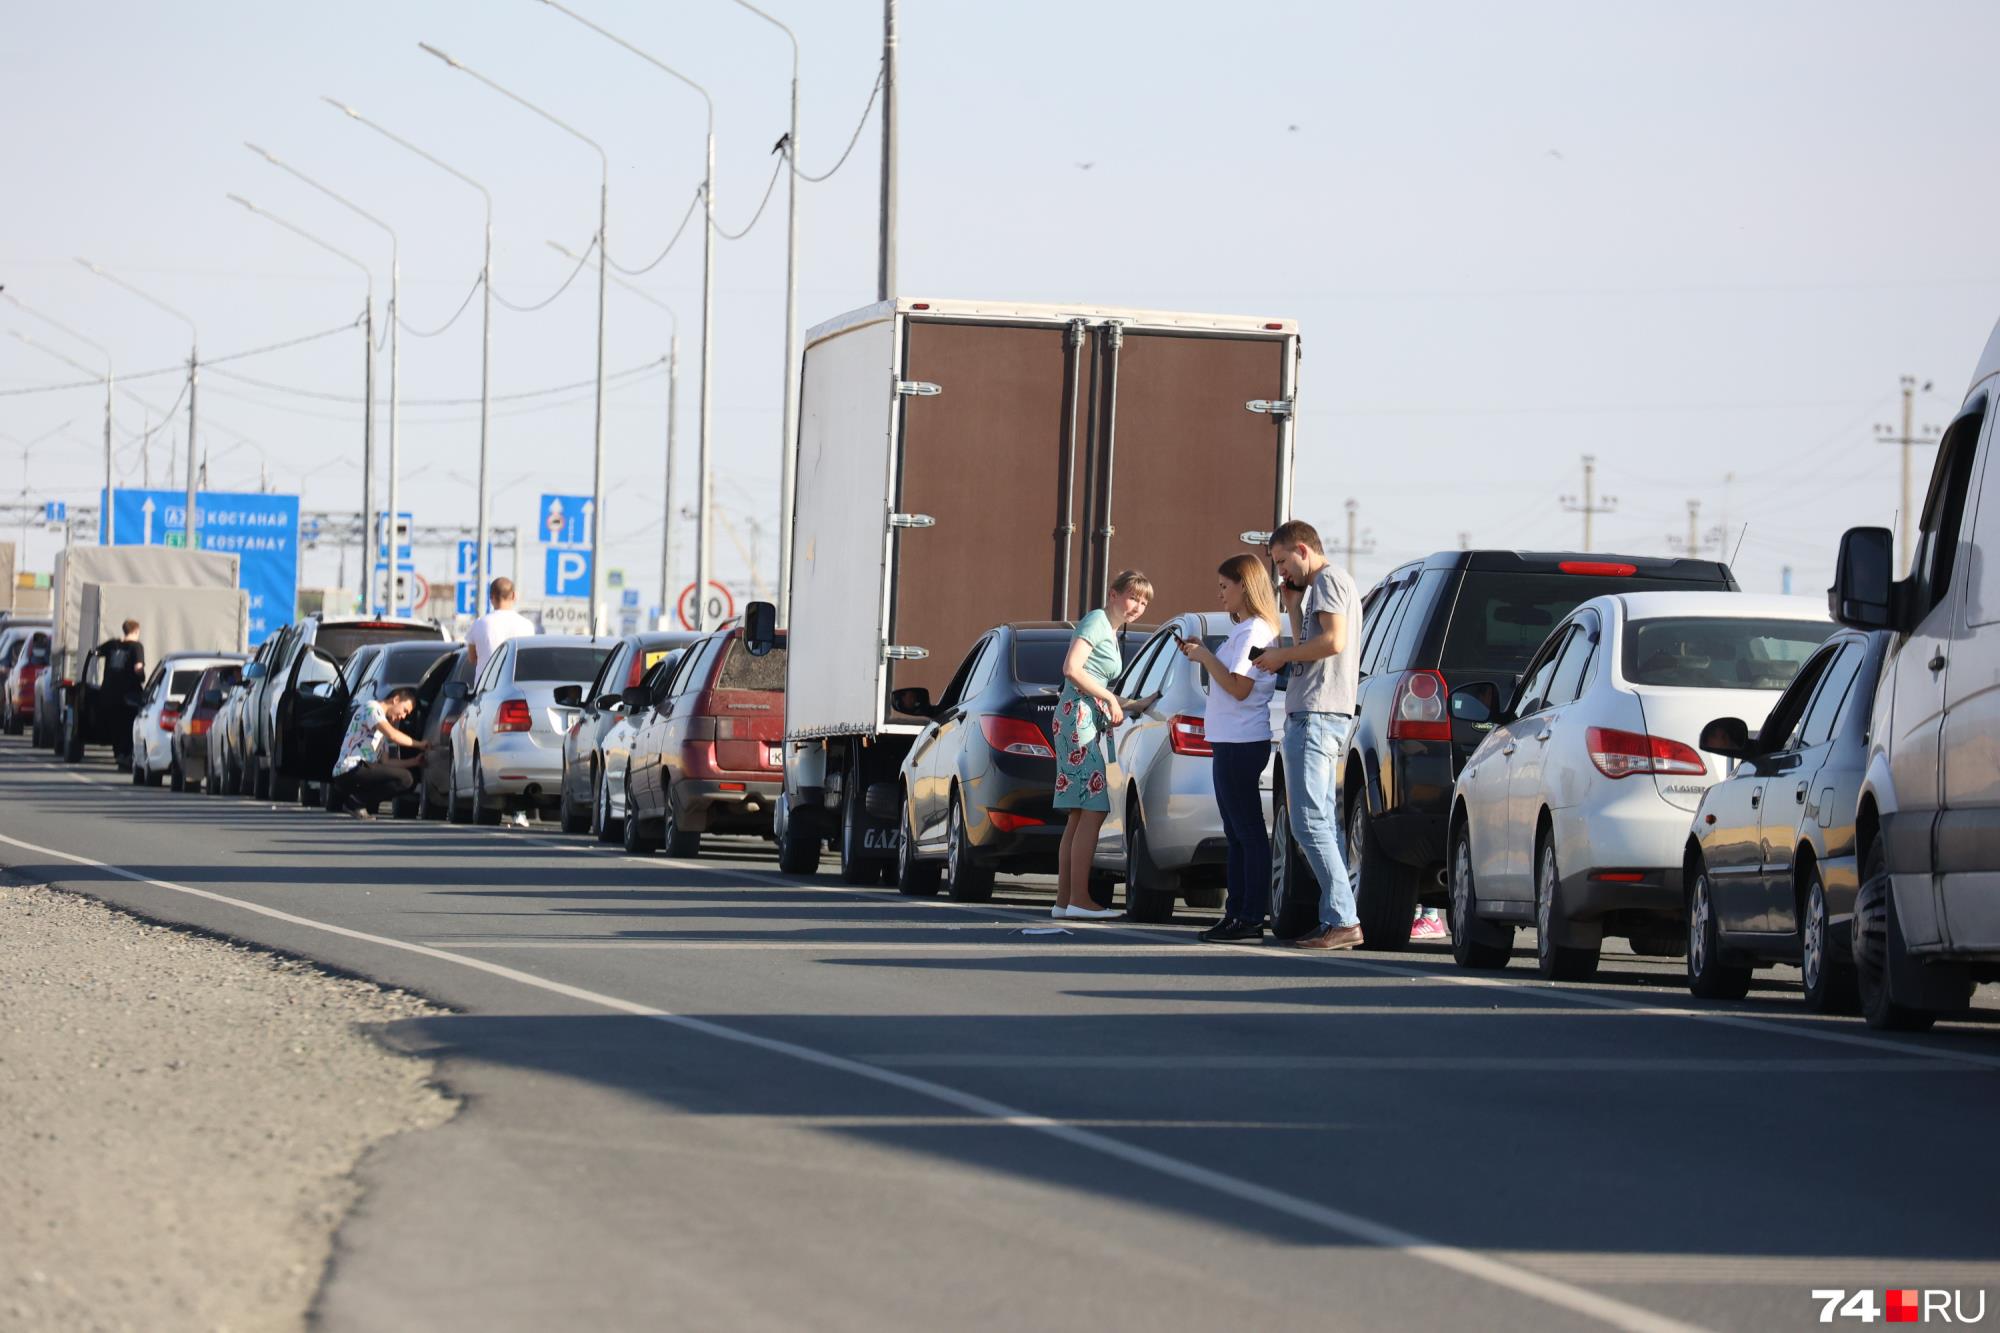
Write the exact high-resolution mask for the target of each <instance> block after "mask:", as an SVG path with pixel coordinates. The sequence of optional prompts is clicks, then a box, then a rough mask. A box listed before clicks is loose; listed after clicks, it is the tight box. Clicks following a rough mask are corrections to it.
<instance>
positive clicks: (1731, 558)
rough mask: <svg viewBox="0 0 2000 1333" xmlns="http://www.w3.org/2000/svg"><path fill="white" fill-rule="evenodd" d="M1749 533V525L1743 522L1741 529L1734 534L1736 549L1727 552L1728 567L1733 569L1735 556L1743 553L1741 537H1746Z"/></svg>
mask: <svg viewBox="0 0 2000 1333" xmlns="http://www.w3.org/2000/svg"><path fill="white" fill-rule="evenodd" d="M1749 535H1750V525H1749V524H1748V523H1745V524H1744V525H1743V531H1741V532H1739V533H1737V534H1736V549H1735V550H1733V551H1731V552H1730V553H1729V567H1730V568H1731V569H1734V568H1735V567H1736V557H1737V556H1739V555H1741V554H1743V539H1744V538H1745V537H1748V536H1749Z"/></svg>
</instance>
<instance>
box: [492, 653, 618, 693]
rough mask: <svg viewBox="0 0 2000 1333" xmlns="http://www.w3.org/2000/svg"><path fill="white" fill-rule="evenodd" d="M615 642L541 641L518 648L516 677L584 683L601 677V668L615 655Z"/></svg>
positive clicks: (576, 683) (571, 683)
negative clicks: (539, 643)
mask: <svg viewBox="0 0 2000 1333" xmlns="http://www.w3.org/2000/svg"><path fill="white" fill-rule="evenodd" d="M611 648H612V645H610V644H605V645H603V646H601V647H600V646H597V645H594V644H587V643H584V644H576V645H574V646H572V645H570V644H566V643H565V644H553V643H552V644H541V645H537V646H535V647H526V646H524V647H521V648H518V649H516V650H515V652H514V679H515V680H529V681H534V680H557V681H561V682H562V683H563V684H565V685H581V684H583V683H584V682H586V681H590V680H595V679H596V678H597V669H598V668H599V667H601V666H603V665H604V659H605V658H607V657H609V656H611Z"/></svg>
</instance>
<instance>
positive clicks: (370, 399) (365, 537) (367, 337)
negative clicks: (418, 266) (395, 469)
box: [228, 194, 375, 601]
mask: <svg viewBox="0 0 2000 1333" xmlns="http://www.w3.org/2000/svg"><path fill="white" fill-rule="evenodd" d="M228 197H229V198H230V199H232V200H234V201H235V202H236V203H239V204H241V205H243V207H245V208H247V209H249V210H250V211H251V212H252V213H255V214H256V215H257V216H258V217H260V218H263V219H264V220H265V221H267V222H274V223H276V224H277V225H278V226H280V227H283V228H284V229H285V230H286V231H288V232H290V233H292V235H294V236H297V237H298V238H300V239H301V240H304V241H308V242H310V243H311V244H313V245H316V246H318V247H319V248H320V249H322V250H324V251H326V252H327V253H328V254H330V255H333V256H335V257H337V258H340V259H344V260H346V261H347V262H348V263H350V264H352V265H354V267H356V268H358V269H360V270H361V276H362V278H363V279H364V280H365V281H366V282H367V284H368V303H367V305H366V306H365V307H363V309H362V314H361V403H362V408H361V512H362V513H363V514H373V513H374V512H375V273H374V271H373V270H372V269H370V268H369V267H368V265H366V264H364V263H362V262H361V261H360V260H359V259H356V258H355V257H354V256H353V255H350V254H348V253H347V251H345V250H342V249H340V248H338V247H337V246H333V245H330V244H328V243H327V242H325V241H323V240H321V239H320V238H319V237H317V236H315V235H313V234H312V233H311V232H309V231H307V230H306V229H305V228H304V227H301V226H299V225H298V224H296V223H292V222H287V221H285V219H283V218H281V217H279V216H278V215H277V214H275V213H267V212H265V211H264V210H263V209H261V208H259V207H257V205H255V204H253V203H251V202H250V201H249V200H248V199H245V198H244V197H243V196H242V195H240V194H232V195H230V196H228ZM301 489H303V486H301ZM374 537H375V533H374V525H373V523H372V522H370V521H369V520H368V519H363V520H362V523H361V567H362V569H363V570H364V571H366V573H365V574H364V577H366V578H373V577H374V569H375V563H374V555H375V549H374V544H373V543H374ZM370 600H371V601H372V597H371V599H370Z"/></svg>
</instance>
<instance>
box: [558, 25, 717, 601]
mask: <svg viewBox="0 0 2000 1333" xmlns="http://www.w3.org/2000/svg"><path fill="white" fill-rule="evenodd" d="M542 3H543V4H545V5H547V6H548V7H549V8H550V9H553V10H555V11H556V12H558V13H560V14H563V15H564V16H566V17H568V18H572V19H575V20H576V21H577V22H578V23H581V24H582V25H583V26H584V27H586V28H588V29H590V30H591V31H592V32H594V33H596V34H597V35H598V36H600V37H602V38H604V39H606V40H607V41H611V42H614V43H616V44H617V45H619V46H622V47H624V48H625V49H626V50H627V51H630V52H631V53H632V54H633V55H635V56H637V57H639V59H641V60H643V61H645V62H646V63H647V64H649V65H651V66H653V67H654V68H655V69H657V70H659V71H660V72H661V73H663V74H666V75H668V76H670V77H672V78H674V79H676V80H678V81H679V82H681V83H683V84H685V85H687V86H688V87H689V88H692V89H694V91H696V92H697V93H700V94H701V100H702V102H703V103H704V104H706V106H707V108H708V131H707V140H706V148H705V153H704V156H703V159H702V161H703V166H702V179H701V202H702V215H703V216H702V240H701V423H700V427H699V435H700V438H699V440H698V442H697V444H696V453H697V456H698V460H699V461H698V468H699V474H700V475H699V477H698V478H697V480H696V496H697V497H698V498H697V500H696V502H695V503H696V513H697V519H696V528H695V557H694V606H695V610H694V622H695V628H696V629H703V630H705V629H707V628H708V581H709V553H710V551H711V550H712V549H713V546H714V543H713V541H712V540H711V538H712V537H713V535H714V529H713V526H712V524H711V521H710V519H711V510H712V506H711V505H710V503H709V499H710V496H711V494H712V493H713V491H714V482H713V476H712V471H713V469H712V467H711V464H710V455H709V419H710V412H711V400H712V398H713V392H712V390H713V384H714V368H715V356H714V351H715V341H714V338H715V99H714V98H713V97H711V96H709V92H708V89H706V88H704V87H702V86H701V85H700V84H698V83H696V82H695V81H694V80H693V79H690V78H689V77H688V76H687V75H685V74H683V73H681V72H680V71H679V70H677V69H675V68H674V67H673V66H672V65H669V64H667V63H666V62H665V61H663V60H661V59H659V58H658V57H657V56H652V55H648V54H647V53H646V52H644V51H641V50H640V49H639V48H638V47H636V46H634V45H632V43H630V42H628V41H626V40H625V39H624V38H623V37H620V36H618V34H616V33H614V32H609V31H607V30H606V29H604V28H601V27H599V26H598V25H597V24H595V23H593V22H591V21H590V20H589V19H587V18H585V17H584V16H583V15H581V14H579V13H577V12H576V11H575V10H573V9H570V8H568V7H567V6H565V5H562V4H559V3H557V0H542ZM598 286H599V290H600V291H601V290H602V289H603V279H602V277H601V276H600V277H599V280H598Z"/></svg>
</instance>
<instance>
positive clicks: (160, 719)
mask: <svg viewBox="0 0 2000 1333" xmlns="http://www.w3.org/2000/svg"><path fill="white" fill-rule="evenodd" d="M242 660H243V654H242V653H222V654H218V653H168V654H167V655H166V657H164V658H162V659H161V661H160V663H159V665H157V666H155V667H154V668H153V673H152V674H151V675H150V676H148V677H146V687H145V689H144V690H143V691H142V692H141V694H140V696H139V714H138V716H137V717H135V718H133V719H132V782H133V784H134V785H136V786H140V787H157V786H159V785H160V781H161V779H163V778H165V777H166V776H167V774H168V772H169V771H171V770H172V768H173V763H174V726H175V724H177V723H178V722H179V721H180V719H181V709H182V708H183V707H184V706H185V705H186V704H187V701H188V696H189V695H190V694H192V693H193V692H194V687H195V682H197V681H199V680H200V679H201V673H202V672H204V671H206V670H208V669H209V668H210V667H212V666H228V665H230V664H231V663H235V662H241V661H242Z"/></svg>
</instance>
